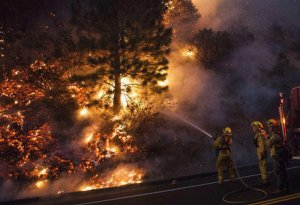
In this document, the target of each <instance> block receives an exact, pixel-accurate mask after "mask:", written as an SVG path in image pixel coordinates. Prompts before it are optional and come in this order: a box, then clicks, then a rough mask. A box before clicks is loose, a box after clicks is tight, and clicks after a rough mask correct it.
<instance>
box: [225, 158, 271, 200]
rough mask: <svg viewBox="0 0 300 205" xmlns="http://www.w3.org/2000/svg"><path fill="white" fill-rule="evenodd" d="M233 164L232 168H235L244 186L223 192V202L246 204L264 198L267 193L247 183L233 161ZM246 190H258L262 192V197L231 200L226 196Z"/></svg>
mask: <svg viewBox="0 0 300 205" xmlns="http://www.w3.org/2000/svg"><path fill="white" fill-rule="evenodd" d="M233 166H234V169H235V170H236V174H237V176H238V179H239V180H240V182H241V183H242V184H243V185H244V188H242V189H237V190H234V191H232V192H229V193H227V194H225V195H224V196H223V198H222V200H223V201H224V202H225V203H229V204H248V203H253V202H257V201H260V200H264V199H266V198H267V197H268V193H267V192H266V191H265V190H263V189H259V188H255V187H253V186H250V185H248V184H247V183H246V182H245V181H244V180H243V179H242V177H241V175H240V172H239V170H238V169H237V167H236V166H235V164H234V163H233ZM246 190H254V191H257V192H260V193H262V194H263V196H262V197H259V198H255V199H253V200H245V201H232V200H228V199H227V198H228V197H229V196H232V195H234V194H238V193H241V192H244V191H246Z"/></svg>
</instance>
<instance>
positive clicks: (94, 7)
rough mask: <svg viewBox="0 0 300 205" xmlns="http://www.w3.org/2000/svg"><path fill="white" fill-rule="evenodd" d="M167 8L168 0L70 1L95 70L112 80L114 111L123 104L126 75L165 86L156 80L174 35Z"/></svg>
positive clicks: (165, 63) (164, 72)
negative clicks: (168, 21)
mask: <svg viewBox="0 0 300 205" xmlns="http://www.w3.org/2000/svg"><path fill="white" fill-rule="evenodd" d="M166 10H167V4H166V1H165V0H151V1H149V0H89V1H81V2H80V1H77V2H76V3H74V4H73V6H72V22H73V24H74V25H75V27H76V28H77V30H78V32H79V33H80V37H79V41H78V45H79V49H80V50H81V51H84V50H85V51H88V52H89V55H88V65H89V66H90V67H91V69H90V70H91V71H92V70H93V71H94V72H92V76H93V77H95V78H96V79H102V80H105V79H106V80H108V81H109V83H111V84H112V85H113V100H112V101H113V110H114V112H115V113H118V112H119V111H120V109H121V107H122V105H121V95H122V81H121V80H122V78H125V77H130V78H131V79H133V80H139V81H141V85H142V86H150V87H152V88H153V90H156V91H161V90H162V88H161V87H159V86H158V82H159V81H164V80H165V79H166V76H167V69H168V60H167V58H166V54H168V53H169V45H170V43H171V35H172V32H171V29H168V28H166V27H165V25H164V24H163V21H164V14H165V12H166ZM90 74H91V73H90ZM90 76H91V75H90Z"/></svg>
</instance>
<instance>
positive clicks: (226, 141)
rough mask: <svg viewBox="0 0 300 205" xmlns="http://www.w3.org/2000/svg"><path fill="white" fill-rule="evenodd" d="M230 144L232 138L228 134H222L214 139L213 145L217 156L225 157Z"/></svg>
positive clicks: (228, 152) (229, 150)
mask: <svg viewBox="0 0 300 205" xmlns="http://www.w3.org/2000/svg"><path fill="white" fill-rule="evenodd" d="M231 144H232V138H231V137H230V136H225V135H222V136H220V137H218V138H217V139H216V140H215V141H214V143H213V146H214V147H215V148H216V150H217V152H218V156H224V157H225V156H230V153H231V148H230V146H231Z"/></svg>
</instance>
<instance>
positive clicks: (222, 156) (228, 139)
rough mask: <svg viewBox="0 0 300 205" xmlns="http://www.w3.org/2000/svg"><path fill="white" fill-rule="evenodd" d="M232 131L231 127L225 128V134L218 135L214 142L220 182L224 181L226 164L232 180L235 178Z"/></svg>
mask: <svg viewBox="0 0 300 205" xmlns="http://www.w3.org/2000/svg"><path fill="white" fill-rule="evenodd" d="M231 144H232V131H231V128H230V127H226V128H225V129H224V130H223V134H222V135H221V136H220V137H217V138H216V139H215V141H214V143H213V146H214V147H215V148H216V152H217V162H216V168H217V172H218V183H219V184H222V183H223V182H224V175H223V169H224V166H225V165H226V167H227V171H228V173H229V176H230V178H231V181H234V180H235V174H234V165H233V161H232V159H231V148H230V146H231Z"/></svg>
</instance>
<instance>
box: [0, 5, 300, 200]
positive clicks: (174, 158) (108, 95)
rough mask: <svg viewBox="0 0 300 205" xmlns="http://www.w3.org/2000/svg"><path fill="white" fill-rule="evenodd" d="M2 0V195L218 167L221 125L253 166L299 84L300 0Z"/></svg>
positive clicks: (240, 158) (241, 159)
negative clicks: (216, 141)
mask: <svg viewBox="0 0 300 205" xmlns="http://www.w3.org/2000/svg"><path fill="white" fill-rule="evenodd" d="M20 2H21V3H20ZM0 4H1V6H0V14H1V15H0V60H1V61H0V69H1V70H0V90H1V92H0V131H1V132H0V201H6V200H12V199H20V198H27V197H33V196H45V195H59V194H64V193H68V192H77V191H88V190H94V189H103V188H110V187H118V186H123V185H128V184H134V183H142V182H147V181H154V180H163V179H170V178H174V177H180V176H185V175H192V174H200V173H206V172H211V171H213V170H215V164H214V163H212V162H213V161H214V159H215V152H214V149H213V147H212V139H211V138H213V137H217V136H218V135H220V134H221V133H222V129H223V128H224V127H226V126H230V127H232V130H233V139H234V143H233V148H232V149H233V150H235V152H236V153H238V154H237V155H234V156H233V158H234V161H235V162H236V164H237V166H247V165H253V164H254V163H256V160H257V156H256V155H255V154H254V153H255V151H254V150H255V147H254V146H247V145H248V144H249V143H250V142H251V143H252V138H253V136H252V135H253V134H252V132H251V127H250V123H251V121H253V120H259V121H265V120H266V119H267V118H271V117H275V118H276V117H278V93H280V92H282V93H284V94H286V95H289V94H290V93H289V92H290V90H291V88H293V87H296V86H299V85H300V78H299V76H300V35H299V34H300V21H299V16H300V1H297V0H248V1H247V0H192V1H191V0H151V1H149V0H77V1H71V0H63V1H58V0H54V1H39V0H21V1H20V0H3V1H1V3H0ZM149 8H151V9H149ZM249 153H253V154H249Z"/></svg>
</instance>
